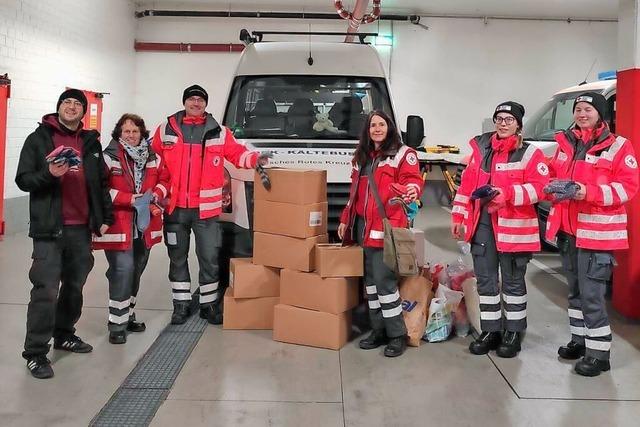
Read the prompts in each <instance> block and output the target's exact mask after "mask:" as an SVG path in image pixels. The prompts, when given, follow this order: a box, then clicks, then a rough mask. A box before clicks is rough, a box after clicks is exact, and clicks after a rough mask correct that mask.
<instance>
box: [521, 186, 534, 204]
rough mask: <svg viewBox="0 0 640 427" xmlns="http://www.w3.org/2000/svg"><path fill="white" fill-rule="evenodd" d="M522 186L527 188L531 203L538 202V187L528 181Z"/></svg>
mask: <svg viewBox="0 0 640 427" xmlns="http://www.w3.org/2000/svg"><path fill="white" fill-rule="evenodd" d="M522 187H524V189H525V190H527V194H528V195H529V203H531V204H533V203H538V193H536V189H535V187H534V186H533V185H532V184H529V183H526V184H524V185H523V186H522Z"/></svg>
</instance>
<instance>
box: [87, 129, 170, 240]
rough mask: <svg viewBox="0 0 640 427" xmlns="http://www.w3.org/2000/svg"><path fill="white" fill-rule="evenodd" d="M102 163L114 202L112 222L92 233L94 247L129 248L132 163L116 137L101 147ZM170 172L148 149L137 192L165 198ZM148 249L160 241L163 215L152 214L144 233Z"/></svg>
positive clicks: (131, 218)
mask: <svg viewBox="0 0 640 427" xmlns="http://www.w3.org/2000/svg"><path fill="white" fill-rule="evenodd" d="M104 162H105V164H106V168H107V170H108V172H107V176H108V178H109V194H110V195H111V200H112V201H113V216H114V219H115V222H114V223H113V225H112V226H110V227H109V229H108V230H107V231H106V232H105V233H104V234H103V235H102V236H96V235H94V236H93V248H94V249H109V250H128V249H131V245H132V243H133V239H132V235H133V227H134V225H133V219H134V215H133V211H134V209H133V207H132V206H131V198H132V196H133V195H134V194H135V192H136V191H135V185H134V182H133V175H132V171H133V162H132V161H131V160H130V159H129V158H128V156H126V154H125V151H124V149H123V148H122V146H121V145H120V143H119V142H118V141H116V140H111V142H110V143H109V145H108V146H107V148H106V149H105V150H104ZM168 187H169V171H168V170H167V168H166V167H165V165H164V162H163V161H162V159H161V158H160V157H159V156H158V155H156V154H155V153H154V152H153V150H152V149H151V148H149V158H148V159H147V167H146V168H145V172H144V178H143V180H142V189H141V191H140V193H144V192H146V191H147V190H152V191H153V193H154V194H155V195H156V196H157V198H158V200H162V199H164V198H165V197H167V188H168ZM143 236H144V242H145V246H146V247H147V248H151V246H153V245H155V244H156V243H159V242H161V241H162V215H158V216H151V222H150V223H149V227H148V228H147V229H146V230H145V232H144V235H143Z"/></svg>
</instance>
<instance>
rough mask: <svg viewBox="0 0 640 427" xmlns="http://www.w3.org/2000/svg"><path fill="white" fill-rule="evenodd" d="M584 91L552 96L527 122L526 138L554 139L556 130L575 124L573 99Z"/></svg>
mask: <svg viewBox="0 0 640 427" xmlns="http://www.w3.org/2000/svg"><path fill="white" fill-rule="evenodd" d="M583 92H584V91H578V92H569V93H561V94H558V95H556V96H554V97H553V98H551V99H550V100H549V101H548V102H547V103H546V104H544V105H543V106H542V107H541V108H540V109H539V110H538V111H536V112H535V113H534V115H533V116H532V117H531V118H530V119H529V120H528V121H527V122H525V124H524V139H525V140H533V141H553V140H554V138H553V135H554V134H555V133H556V132H558V131H561V130H565V129H568V128H569V127H570V126H571V125H573V101H575V99H576V97H577V96H578V95H580V94H582V93H583ZM596 92H600V91H596Z"/></svg>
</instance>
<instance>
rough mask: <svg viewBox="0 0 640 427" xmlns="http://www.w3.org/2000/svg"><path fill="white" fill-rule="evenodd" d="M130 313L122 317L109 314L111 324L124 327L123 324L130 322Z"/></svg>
mask: <svg viewBox="0 0 640 427" xmlns="http://www.w3.org/2000/svg"><path fill="white" fill-rule="evenodd" d="M129 316H130V314H129V313H126V314H123V315H122V316H116V315H113V314H111V313H109V322H111V323H115V324H116V325H122V324H123V323H127V322H128V321H129Z"/></svg>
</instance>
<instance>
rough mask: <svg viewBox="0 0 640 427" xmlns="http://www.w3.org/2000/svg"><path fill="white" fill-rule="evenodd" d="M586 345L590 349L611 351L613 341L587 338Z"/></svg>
mask: <svg viewBox="0 0 640 427" xmlns="http://www.w3.org/2000/svg"><path fill="white" fill-rule="evenodd" d="M584 345H585V346H586V347H587V348H588V349H590V350H599V351H609V350H611V341H595V340H590V339H589V338H585V340H584Z"/></svg>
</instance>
